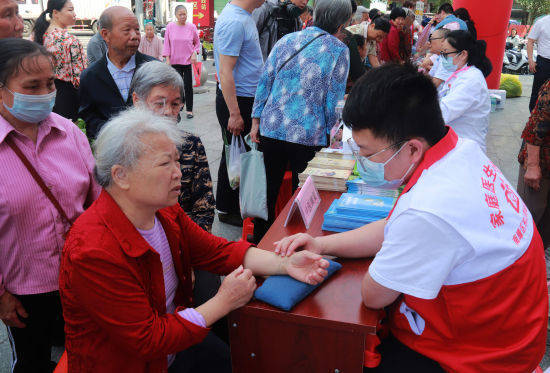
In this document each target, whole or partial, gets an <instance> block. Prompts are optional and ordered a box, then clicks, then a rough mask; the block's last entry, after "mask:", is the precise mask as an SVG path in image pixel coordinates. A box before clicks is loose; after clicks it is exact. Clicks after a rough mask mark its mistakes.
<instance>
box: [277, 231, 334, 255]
mask: <svg viewBox="0 0 550 373" xmlns="http://www.w3.org/2000/svg"><path fill="white" fill-rule="evenodd" d="M298 248H303V249H304V250H309V251H311V252H313V253H316V254H323V249H322V247H321V245H320V244H319V242H318V240H317V239H316V238H313V237H311V236H310V235H309V234H307V233H298V234H295V235H293V236H289V237H285V238H283V239H282V240H280V241H277V242H275V254H279V255H280V256H291V255H292V253H294V252H295V251H296V249H298Z"/></svg>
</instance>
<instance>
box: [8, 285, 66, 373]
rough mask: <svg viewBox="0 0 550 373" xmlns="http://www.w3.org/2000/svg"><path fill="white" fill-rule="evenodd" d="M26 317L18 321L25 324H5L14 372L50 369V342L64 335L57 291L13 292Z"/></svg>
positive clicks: (60, 342)
mask: <svg viewBox="0 0 550 373" xmlns="http://www.w3.org/2000/svg"><path fill="white" fill-rule="evenodd" d="M16 297H17V298H18V299H19V301H20V302H21V304H22V305H23V307H24V308H25V310H26V311H27V313H28V315H29V317H28V318H26V319H24V318H21V321H22V322H23V323H25V325H26V327H25V328H15V327H8V333H9V336H10V343H11V348H12V351H13V357H14V363H15V367H14V369H13V372H15V373H27V372H28V373H43V372H44V373H46V372H47V373H51V372H53V368H55V363H52V362H51V350H52V346H53V345H57V344H62V343H63V339H64V332H63V328H64V326H65V323H64V322H63V313H62V310H61V301H60V299H59V292H57V291H55V292H52V293H45V294H33V295H16Z"/></svg>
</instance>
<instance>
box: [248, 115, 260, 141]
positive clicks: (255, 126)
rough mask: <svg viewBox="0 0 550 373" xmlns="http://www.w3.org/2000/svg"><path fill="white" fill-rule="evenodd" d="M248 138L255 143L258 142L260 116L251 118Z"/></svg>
mask: <svg viewBox="0 0 550 373" xmlns="http://www.w3.org/2000/svg"><path fill="white" fill-rule="evenodd" d="M250 139H251V140H252V142H255V143H257V144H259V143H260V118H252V128H251V129H250Z"/></svg>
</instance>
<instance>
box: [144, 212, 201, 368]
mask: <svg viewBox="0 0 550 373" xmlns="http://www.w3.org/2000/svg"><path fill="white" fill-rule="evenodd" d="M138 232H139V233H140V234H141V235H142V236H143V238H144V239H145V241H147V243H148V244H149V245H151V247H152V248H153V249H155V251H156V252H157V253H159V255H160V261H161V263H162V272H163V275H164V289H165V292H166V313H174V312H175V310H176V306H175V305H174V296H175V295H176V289H177V287H178V276H177V275H176V270H175V268H174V261H173V260H172V252H171V251H170V245H169V243H168V239H167V238H166V233H164V228H163V227H162V224H161V223H160V221H159V220H158V219H157V217H156V216H155V226H154V227H153V228H152V229H150V230H141V229H138ZM178 314H179V315H180V316H181V317H183V318H184V319H185V320H187V321H189V322H192V323H193V324H195V325H198V326H201V327H203V328H206V321H205V320H204V317H203V316H202V315H201V314H200V313H198V312H197V311H196V310H195V309H194V308H186V309H184V310H183V311H179V312H178ZM174 358H175V355H168V365H170V364H172V362H173V361H174Z"/></svg>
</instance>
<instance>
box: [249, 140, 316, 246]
mask: <svg viewBox="0 0 550 373" xmlns="http://www.w3.org/2000/svg"><path fill="white" fill-rule="evenodd" d="M320 149H321V146H306V145H301V144H295V143H292V142H287V141H282V140H275V139H271V138H269V137H264V136H261V137H260V146H259V150H260V151H262V152H263V153H264V164H265V176H266V181H267V212H268V220H267V221H265V220H262V219H254V240H256V242H257V241H259V240H261V239H262V237H263V236H264V235H265V233H266V232H267V230H268V229H269V227H270V226H271V224H273V221H274V220H275V205H276V204H277V197H278V195H279V189H280V188H281V183H282V181H283V178H284V175H285V172H286V170H287V167H288V166H290V169H291V170H292V191H293V192H294V191H295V190H296V189H297V188H298V174H299V173H301V172H303V171H304V170H305V169H306V167H307V163H308V162H309V161H310V160H311V159H313V157H314V156H315V152H317V151H318V150H320Z"/></svg>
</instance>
